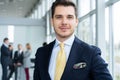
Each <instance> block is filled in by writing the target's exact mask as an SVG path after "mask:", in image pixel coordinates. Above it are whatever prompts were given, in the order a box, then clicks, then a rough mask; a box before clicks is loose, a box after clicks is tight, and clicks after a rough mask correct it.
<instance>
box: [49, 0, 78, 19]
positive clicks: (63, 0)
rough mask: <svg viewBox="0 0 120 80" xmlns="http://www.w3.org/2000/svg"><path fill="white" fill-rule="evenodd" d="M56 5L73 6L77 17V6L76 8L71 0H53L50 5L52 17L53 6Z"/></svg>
mask: <svg viewBox="0 0 120 80" xmlns="http://www.w3.org/2000/svg"><path fill="white" fill-rule="evenodd" d="M57 6H73V7H74V10H75V16H76V18H77V8H76V6H75V4H74V3H73V2H72V1H69V0H56V1H55V2H53V4H52V7H51V15H52V18H53V16H54V13H55V8H56V7H57Z"/></svg>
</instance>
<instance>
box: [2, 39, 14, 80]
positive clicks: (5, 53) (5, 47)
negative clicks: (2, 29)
mask: <svg viewBox="0 0 120 80" xmlns="http://www.w3.org/2000/svg"><path fill="white" fill-rule="evenodd" d="M10 56H11V48H9V39H8V38H4V40H3V44H2V46H1V65H2V80H7V75H8V70H7V67H9V65H10V64H11V63H12V61H11V59H10Z"/></svg>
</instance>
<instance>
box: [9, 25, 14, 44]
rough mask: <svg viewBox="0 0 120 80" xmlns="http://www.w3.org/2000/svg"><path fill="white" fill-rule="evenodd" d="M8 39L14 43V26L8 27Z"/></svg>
mask: <svg viewBox="0 0 120 80" xmlns="http://www.w3.org/2000/svg"><path fill="white" fill-rule="evenodd" d="M8 38H9V41H10V42H14V26H13V25H9V26H8Z"/></svg>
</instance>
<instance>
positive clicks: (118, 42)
mask: <svg viewBox="0 0 120 80" xmlns="http://www.w3.org/2000/svg"><path fill="white" fill-rule="evenodd" d="M119 9H120V1H119V2H117V3H115V4H114V5H113V32H114V59H115V60H114V61H115V62H114V73H115V80H120V70H119V69H120V35H119V34H120V11H119Z"/></svg>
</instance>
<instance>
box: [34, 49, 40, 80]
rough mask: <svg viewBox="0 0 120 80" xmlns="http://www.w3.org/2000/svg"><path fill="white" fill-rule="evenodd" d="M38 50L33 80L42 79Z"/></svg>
mask: <svg viewBox="0 0 120 80" xmlns="http://www.w3.org/2000/svg"><path fill="white" fill-rule="evenodd" d="M38 57H39V55H38V50H37V53H36V58H35V67H34V75H33V80H41V78H40V69H39V62H38V61H39V59H38Z"/></svg>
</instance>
